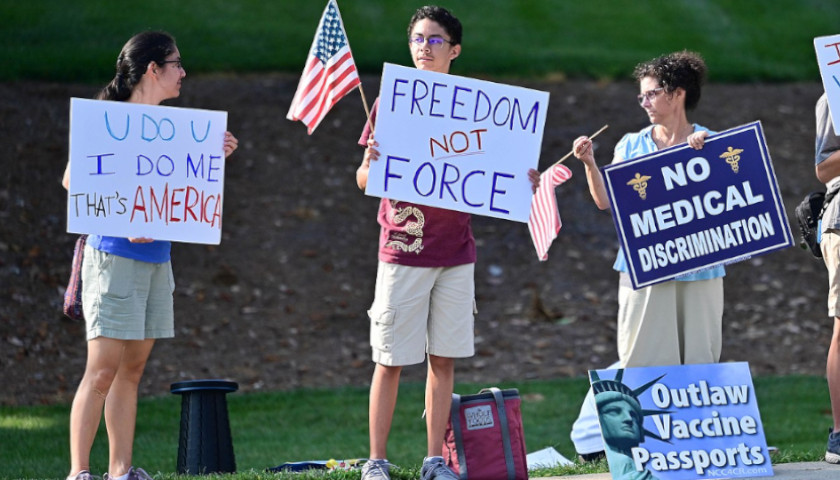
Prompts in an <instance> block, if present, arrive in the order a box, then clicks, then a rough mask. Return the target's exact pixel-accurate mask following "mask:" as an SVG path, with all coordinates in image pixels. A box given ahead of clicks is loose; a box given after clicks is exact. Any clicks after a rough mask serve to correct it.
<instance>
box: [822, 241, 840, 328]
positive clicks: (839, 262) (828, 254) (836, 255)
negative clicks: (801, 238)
mask: <svg viewBox="0 0 840 480" xmlns="http://www.w3.org/2000/svg"><path fill="white" fill-rule="evenodd" d="M820 250H822V254H823V261H825V266H826V268H827V269H828V316H829V317H838V316H840V305H838V302H840V275H838V273H840V272H838V269H840V230H833V229H832V230H826V232H825V233H823V234H822V239H821V240H820Z"/></svg>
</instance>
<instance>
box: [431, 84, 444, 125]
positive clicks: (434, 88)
mask: <svg viewBox="0 0 840 480" xmlns="http://www.w3.org/2000/svg"><path fill="white" fill-rule="evenodd" d="M438 87H444V88H446V85H444V84H442V83H437V82H435V83H433V84H432V102H431V103H430V105H429V115H431V116H432V117H439V118H443V117H444V116H445V115H444V114H442V113H435V105H436V104H438V103H440V99H438V98H437V89H438Z"/></svg>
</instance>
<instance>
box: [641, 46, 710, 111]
mask: <svg viewBox="0 0 840 480" xmlns="http://www.w3.org/2000/svg"><path fill="white" fill-rule="evenodd" d="M633 76H634V77H635V78H636V80H637V81H641V80H642V79H643V78H645V77H652V78H655V79H657V80H659V86H660V87H664V88H665V91H666V92H668V93H671V92H673V91H674V90H676V89H677V88H682V89H683V90H685V109H686V110H691V109H693V108H694V107H696V106H697V104H698V103H699V102H700V87H701V86H702V85H703V84H704V83H705V82H706V62H704V61H703V57H701V56H700V54H699V53H696V52H690V51H688V50H683V51H682V52H674V53H669V54H667V55H662V56H661V57H658V58H654V59H653V60H650V61H647V62H643V63H640V64H638V65H636V68H635V70H633Z"/></svg>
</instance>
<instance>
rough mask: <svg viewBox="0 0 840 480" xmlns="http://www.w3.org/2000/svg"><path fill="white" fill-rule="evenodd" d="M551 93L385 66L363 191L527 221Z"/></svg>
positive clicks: (478, 213)
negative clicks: (374, 155) (374, 153)
mask: <svg viewBox="0 0 840 480" xmlns="http://www.w3.org/2000/svg"><path fill="white" fill-rule="evenodd" d="M547 109H548V93H546V92H540V91H536V90H530V89H527V88H522V87H514V86H509V85H502V84H498V83H492V82H487V81H483V80H475V79H471V78H465V77H458V76H455V75H447V74H443V73H435V72H426V71H423V70H417V69H415V68H407V67H401V66H398V65H392V64H388V63H386V64H385V66H384V68H383V70H382V84H381V86H380V93H379V111H378V113H377V117H376V125H375V137H376V141H377V142H378V143H379V152H380V157H379V160H377V161H375V162H371V165H370V171H369V174H368V183H367V188H366V190H365V193H367V194H368V195H372V196H377V197H384V198H389V199H392V200H402V201H406V202H412V203H416V204H420V205H429V206H433V207H440V208H446V209H449V210H457V211H461V212H467V213H472V214H476V215H484V216H490V217H497V218H504V219H508V220H514V221H518V222H527V221H528V216H529V215H530V212H531V196H532V191H531V182H530V180H528V170H529V169H531V168H536V167H537V163H538V161H539V156H540V148H541V144H542V136H543V127H544V125H545V118H546V110H547Z"/></svg>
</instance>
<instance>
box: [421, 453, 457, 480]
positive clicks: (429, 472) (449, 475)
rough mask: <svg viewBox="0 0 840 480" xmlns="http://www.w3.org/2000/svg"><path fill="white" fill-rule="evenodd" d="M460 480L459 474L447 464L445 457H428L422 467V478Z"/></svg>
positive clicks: (423, 479)
mask: <svg viewBox="0 0 840 480" xmlns="http://www.w3.org/2000/svg"><path fill="white" fill-rule="evenodd" d="M434 479H439V480H458V476H457V475H455V472H453V471H452V469H451V468H449V467H447V466H446V463H445V462H444V461H443V457H426V458H425V459H424V460H423V467H422V468H420V480H434Z"/></svg>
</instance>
